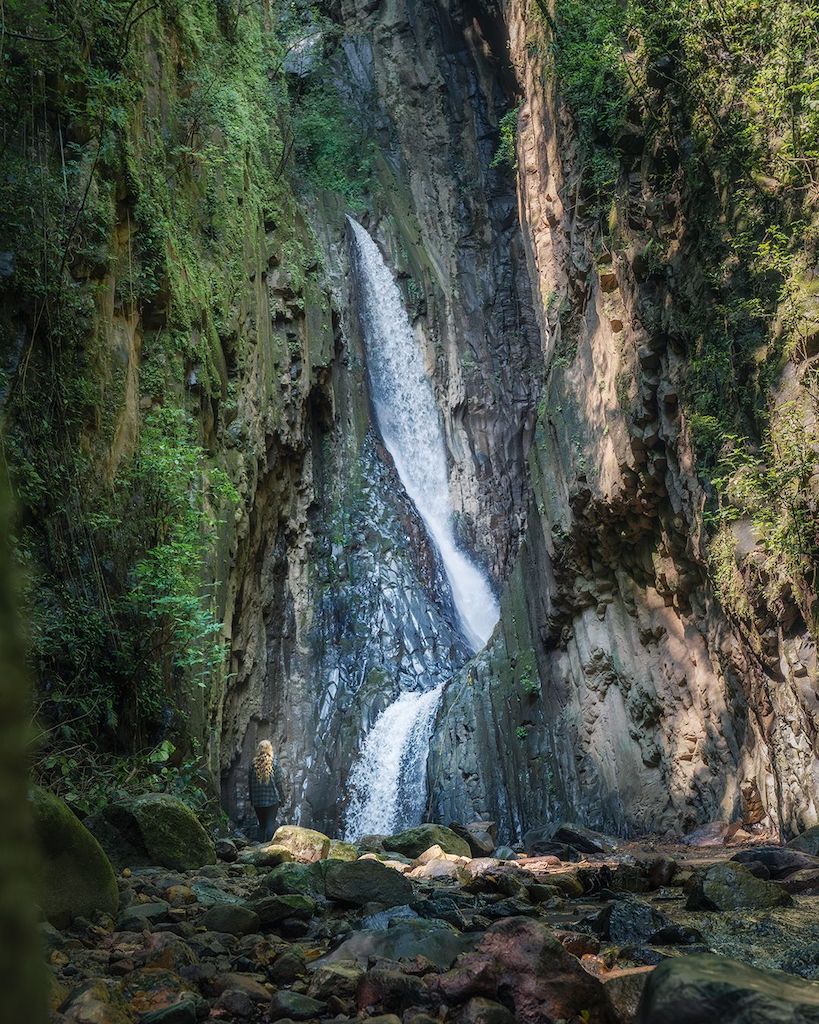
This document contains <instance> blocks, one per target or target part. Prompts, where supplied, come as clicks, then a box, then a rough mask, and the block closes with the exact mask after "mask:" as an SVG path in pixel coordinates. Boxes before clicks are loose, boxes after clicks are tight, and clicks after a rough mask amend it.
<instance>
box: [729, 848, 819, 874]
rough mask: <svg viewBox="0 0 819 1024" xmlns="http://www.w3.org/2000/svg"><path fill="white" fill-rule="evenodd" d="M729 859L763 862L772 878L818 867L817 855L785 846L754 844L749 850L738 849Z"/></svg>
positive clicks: (739, 862) (744, 862)
mask: <svg viewBox="0 0 819 1024" xmlns="http://www.w3.org/2000/svg"><path fill="white" fill-rule="evenodd" d="M731 860H732V861H736V862H737V863H738V864H748V863H751V862H755V863H758V864H764V865H765V867H766V868H767V869H768V874H769V876H770V877H771V878H774V879H780V878H787V877H788V875H792V874H793V873H794V872H795V871H801V870H805V869H812V870H814V871H815V870H817V869H819V857H814V856H812V855H811V854H809V853H805V852H804V851H802V850H795V849H788V847H786V846H755V847H753V848H752V849H750V850H740V852H739V853H735V854H734V856H733V857H732V858H731Z"/></svg>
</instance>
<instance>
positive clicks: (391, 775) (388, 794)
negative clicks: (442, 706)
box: [345, 684, 443, 841]
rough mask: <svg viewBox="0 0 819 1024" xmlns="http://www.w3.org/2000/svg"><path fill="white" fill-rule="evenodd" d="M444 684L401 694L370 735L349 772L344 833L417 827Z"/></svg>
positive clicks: (385, 832) (356, 835)
mask: <svg viewBox="0 0 819 1024" xmlns="http://www.w3.org/2000/svg"><path fill="white" fill-rule="evenodd" d="M442 693H443V684H442V685H440V686H437V687H436V688H435V689H434V690H428V691H427V692H426V693H415V692H408V693H402V694H401V695H400V697H399V698H398V700H396V701H394V702H393V703H392V704H390V706H389V707H388V708H387V709H386V710H385V711H382V712H381V714H380V715H379V716H378V718H377V719H376V721H375V725H373V727H372V729H370V731H369V733H367V738H366V739H365V741H364V746H363V747H362V748H361V753H360V755H359V758H358V760H357V761H356V763H355V764H354V765H353V770H352V772H351V773H350V780H349V784H350V789H351V791H352V797H351V799H350V803H349V804H348V806H347V816H346V829H345V835H346V837H347V839H348V840H352V841H355V840H356V839H360V838H361V836H364V835H388V834H389V833H391V832H396V831H398V830H399V829H402V828H407V827H409V826H410V825H416V824H417V823H418V822H419V821H420V820H421V817H422V815H423V813H424V804H425V803H426V795H427V792H426V790H427V787H426V767H427V752H428V750H429V739H430V736H431V734H432V726H433V723H434V721H435V712H436V711H437V710H438V704H439V702H440V700H441V694H442Z"/></svg>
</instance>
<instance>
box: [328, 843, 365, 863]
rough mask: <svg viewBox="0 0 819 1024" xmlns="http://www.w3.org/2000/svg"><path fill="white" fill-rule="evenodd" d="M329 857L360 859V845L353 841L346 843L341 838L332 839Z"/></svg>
mask: <svg viewBox="0 0 819 1024" xmlns="http://www.w3.org/2000/svg"><path fill="white" fill-rule="evenodd" d="M327 859H328V860H358V847H357V846H355V845H354V844H353V843H344V842H342V841H341V840H340V839H331V840H330V849H329V851H328V852H327Z"/></svg>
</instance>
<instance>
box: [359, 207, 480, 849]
mask: <svg viewBox="0 0 819 1024" xmlns="http://www.w3.org/2000/svg"><path fill="white" fill-rule="evenodd" d="M348 219H349V221H350V226H351V228H352V231H353V236H354V239H355V256H356V271H357V275H358V276H357V283H358V285H359V315H360V318H361V326H362V333H363V335H364V344H365V349H366V357H367V368H368V371H369V377H370V390H371V397H372V401H373V406H374V409H375V418H376V422H377V424H378V428H379V430H380V432H381V436H382V438H383V440H384V444H385V445H386V447H387V450H388V451H389V453H390V455H391V456H392V459H393V462H394V464H395V468H396V471H397V473H398V476H399V478H400V480H401V483H402V484H403V486H404V489H405V490H406V492H407V495H408V496H409V498H410V500H411V501H412V503H413V505H414V506H415V508H416V509H417V511H418V513H419V515H420V516H421V519H422V520H423V522H424V525H425V527H426V529H427V532H428V534H429V537H430V539H431V540H432V542H433V544H434V546H435V548H436V550H437V551H438V553H439V555H440V557H441V562H442V564H443V567H444V572H445V574H446V580H447V582H448V584H449V588H450V590H451V594H452V604H453V605H454V608H455V611H456V613H457V618H458V627H459V630H460V633H461V634H462V636H463V638H464V640H465V641H466V643H467V644H468V646H469V647H470V648H471V649H472V650H473V651H477V650H479V649H480V648H481V647H483V646H484V644H485V643H486V642H487V640H488V639H489V637H490V636H491V634H492V631H493V629H494V628H495V625H496V624H497V621H498V617H499V608H498V603H497V601H496V599H495V596H494V594H493V592H492V588H491V586H490V583H489V580H488V579H487V577H486V576H485V575H484V573H483V572H482V571H481V570H480V569H479V568H478V566H477V565H475V564H474V562H473V561H472V560H471V559H470V558H469V556H468V555H467V554H466V553H465V552H464V551H462V550H461V549H460V548H459V546H458V544H457V541H456V539H455V530H454V525H453V515H452V506H451V504H450V500H449V478H448V474H447V462H446V448H445V445H444V434H443V429H442V426H441V419H440V415H439V412H438V407H437V405H436V404H435V396H434V394H433V390H432V385H431V383H430V380H429V377H428V376H427V374H426V371H425V368H424V360H423V355H422V352H421V346H420V344H419V341H418V338H417V337H416V334H415V332H414V331H413V329H412V325H411V324H410V321H409V317H408V316H407V313H406V310H405V309H404V304H403V301H402V299H401V293H400V291H399V289H398V286H397V285H396V283H395V281H394V279H393V276H392V274H391V272H390V270H389V268H388V267H387V265H386V263H385V262H384V259H383V257H382V255H381V253H380V251H379V249H378V247H377V246H376V244H375V242H374V241H373V239H372V238H371V237H370V235H369V234H368V232H367V231H366V230H365V229H364V228H363V227H362V226H361V225H360V224H357V223H356V222H355V221H354V220H352V218H348ZM419 654H420V656H421V657H423V656H424V652H423V651H421V652H419ZM443 689H444V684H440V685H438V686H436V687H435V688H434V689H430V690H427V691H426V692H420V693H419V692H412V691H410V692H404V693H401V694H400V695H399V696H398V698H397V699H396V700H395V701H394V702H393V703H392V704H391V705H390V706H389V707H387V708H386V709H385V710H384V711H383V712H382V713H381V714H380V715H379V717H378V718H377V719H376V721H375V723H374V724H373V726H372V728H371V729H370V731H369V733H368V734H367V736H366V738H365V740H364V743H363V746H362V749H361V753H360V755H359V758H358V760H357V762H356V763H355V765H354V766H353V769H352V771H351V773H350V779H349V784H350V789H351V794H352V795H351V799H350V803H349V805H348V808H347V813H346V834H347V837H348V838H349V839H358V838H360V837H361V836H362V835H365V834H368V833H380V834H385V833H389V832H392V831H395V830H396V829H397V828H403V827H406V826H409V825H413V824H417V823H418V821H420V820H421V818H422V816H423V813H424V806H425V802H426V763H427V755H428V751H429V740H430V735H431V732H432V728H433V725H434V721H435V714H436V712H437V709H438V705H439V703H440V700H441V696H442V694H443Z"/></svg>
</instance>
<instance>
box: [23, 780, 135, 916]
mask: <svg viewBox="0 0 819 1024" xmlns="http://www.w3.org/2000/svg"><path fill="white" fill-rule="evenodd" d="M32 803H33V805H34V827H35V836H36V840H37V844H38V846H39V849H40V856H41V861H42V871H41V885H40V894H39V895H40V905H41V907H42V910H43V913H44V914H45V916H46V917H47V918H48V920H49V921H50V922H51V924H53V925H55V926H56V927H57V928H65V927H66V926H67V925H68V924H69V923H70V922H71V920H72V919H73V918H75V917H92V916H93V915H94V913H95V912H97V911H101V912H102V913H105V914H110V915H111V916H112V917H113V916H115V915H116V913H117V908H118V907H119V891H118V889H117V880H116V876H115V875H114V869H113V867H112V866H111V862H110V861H109V859H108V857H107V856H106V855H105V852H104V850H103V849H102V847H101V846H100V844H99V843H98V842H97V840H96V839H95V838H94V837H93V836H92V835H91V833H90V832H89V831H88V829H87V828H86V827H85V826H84V825H83V824H82V822H81V821H79V820H78V818H77V817H76V815H75V814H73V812H72V811H71V810H70V808H69V807H68V806H67V805H66V804H65V803H63V801H62V800H60V799H59V798H58V797H56V796H54V795H53V794H52V793H48V792H46V790H44V789H40V788H39V787H36V788H35V789H34V790H33V792H32Z"/></svg>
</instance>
